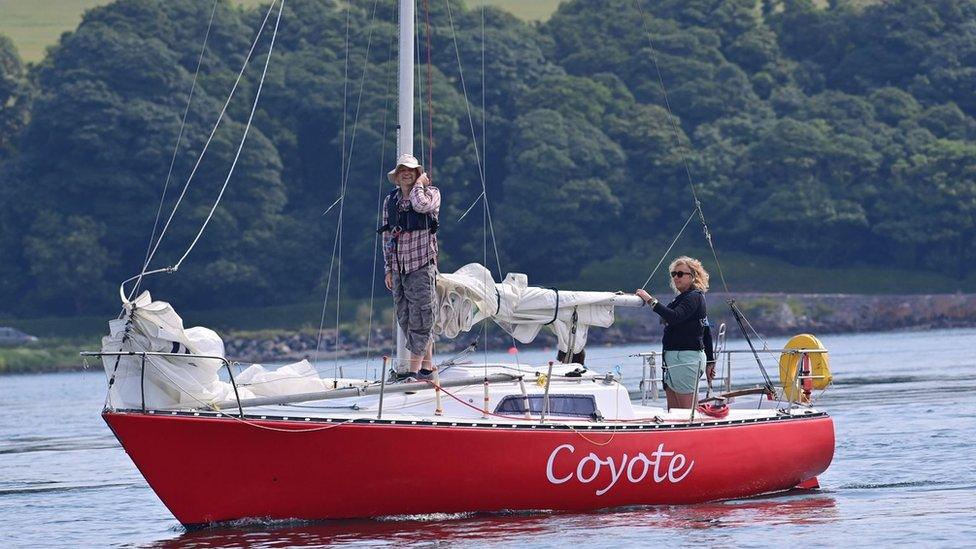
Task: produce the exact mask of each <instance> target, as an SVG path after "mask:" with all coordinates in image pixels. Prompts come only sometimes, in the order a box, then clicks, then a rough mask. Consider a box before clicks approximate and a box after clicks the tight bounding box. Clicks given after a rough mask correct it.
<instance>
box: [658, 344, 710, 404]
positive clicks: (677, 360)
mask: <svg viewBox="0 0 976 549" xmlns="http://www.w3.org/2000/svg"><path fill="white" fill-rule="evenodd" d="M704 369H705V351H664V386H665V387H667V388H669V389H671V390H672V391H674V392H676V393H680V394H685V395H687V394H691V393H694V392H695V387H696V386H697V385H698V378H700V377H701V375H702V371H703V370H704Z"/></svg>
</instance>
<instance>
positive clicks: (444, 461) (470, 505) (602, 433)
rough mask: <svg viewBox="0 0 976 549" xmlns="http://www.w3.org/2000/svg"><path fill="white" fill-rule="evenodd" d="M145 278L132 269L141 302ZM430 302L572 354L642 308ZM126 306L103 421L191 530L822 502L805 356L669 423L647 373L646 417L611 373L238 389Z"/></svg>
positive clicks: (191, 348)
mask: <svg viewBox="0 0 976 549" xmlns="http://www.w3.org/2000/svg"><path fill="white" fill-rule="evenodd" d="M282 3H283V2H281V1H279V2H277V3H276V2H272V4H271V6H270V7H269V11H268V16H270V15H271V14H272V13H273V10H274V9H275V7H277V14H278V17H279V18H280V15H281V10H282ZM413 10H414V6H413V2H412V1H411V0H402V1H401V2H400V32H401V39H400V75H401V78H400V106H399V110H400V139H399V144H398V149H399V150H398V153H408V154H409V153H412V136H413V82H412V75H413V64H412V63H413V56H414V33H413V21H414V13H413ZM268 20H269V19H268V17H266V18H265V22H267V21H268ZM274 29H275V33H276V32H277V26H275V28H274ZM259 36H260V35H259ZM256 40H257V38H256V39H255V41H256ZM273 43H274V42H273V38H272V42H271V44H272V46H273ZM269 58H270V52H269ZM242 74H243V71H242ZM262 82H263V81H262ZM259 95H260V87H259V88H258V94H257V96H259ZM257 96H256V97H255V101H257ZM248 123H250V121H248ZM245 135H246V134H245ZM242 145H243V142H242ZM201 231H202V229H201ZM185 257H186V255H184V258H185ZM181 261H182V259H181ZM147 266H148V261H147ZM175 270H176V269H175V268H170V269H161V270H159V271H175ZM153 272H158V271H148V272H147V271H146V268H145V267H144V268H143V272H142V273H140V275H139V276H138V277H135V278H136V279H137V280H138V282H137V283H136V286H138V284H139V282H141V281H142V279H143V277H144V276H145V275H147V274H152V273H153ZM127 282H129V281H127ZM123 288H125V283H124V284H123ZM133 293H134V292H133ZM438 299H439V306H440V316H441V318H440V319H439V327H440V332H441V333H442V334H445V335H456V334H457V333H458V332H460V331H464V330H467V329H470V327H471V326H473V325H475V324H477V323H478V322H487V321H488V320H493V321H495V322H496V323H498V324H499V325H501V326H503V327H504V328H505V329H506V331H509V333H511V334H512V335H513V337H516V338H517V339H519V340H521V341H530V340H532V338H534V337H535V335H536V334H537V333H538V331H539V330H540V329H541V328H542V327H543V326H549V327H550V328H551V329H553V331H554V332H555V333H556V335H557V339H558V340H559V346H560V349H561V350H563V351H566V355H567V356H569V357H572V356H573V354H574V353H577V352H579V351H580V350H582V349H583V348H584V346H585V343H586V331H587V329H588V328H589V327H590V326H596V327H606V326H609V325H610V324H611V323H612V322H613V311H614V308H615V307H621V306H642V305H643V302H642V301H641V300H640V299H639V298H637V297H635V296H623V295H616V294H613V293H601V292H560V291H555V290H549V289H542V288H534V287H531V286H529V285H528V284H527V278H526V277H525V276H524V275H518V274H514V275H509V276H508V277H507V278H506V279H505V280H503V281H501V282H495V281H494V280H493V279H492V278H491V274H490V273H489V272H488V271H487V270H486V269H485V268H484V267H481V266H480V265H476V264H472V265H468V266H465V267H464V268H462V269H461V270H459V271H457V272H456V273H452V274H447V275H442V276H440V277H439V279H438ZM122 301H123V307H124V310H123V314H122V315H121V316H120V318H119V319H117V320H114V321H112V322H111V323H110V328H111V334H110V335H109V336H107V337H106V338H104V339H103V342H102V350H101V352H97V353H85V354H88V355H95V356H99V357H101V359H102V362H103V365H104V367H105V370H106V375H107V378H108V385H109V394H108V398H107V401H106V406H105V409H104V411H103V413H102V417H103V418H104V419H105V421H106V423H107V424H108V425H109V427H110V428H111V429H112V432H113V433H114V434H115V436H116V437H117V438H118V440H119V441H120V442H121V444H122V446H123V448H124V449H125V451H126V452H127V453H128V454H129V456H130V457H131V459H132V461H133V463H135V465H136V467H138V469H139V471H140V472H141V473H142V475H143V476H144V477H145V478H146V481H147V482H148V483H149V485H150V486H151V487H152V489H153V490H154V491H155V492H156V494H157V495H158V496H159V498H160V499H161V500H162V501H163V503H164V504H165V505H166V507H167V508H168V509H169V510H170V511H171V512H172V513H173V515H174V516H175V517H176V518H177V519H178V520H179V521H180V522H181V523H183V524H185V525H200V524H206V523H212V522H218V521H228V520H234V519H241V518H270V519H308V520H317V519H337V518H355V517H378V516H388V515H415V514H426V513H434V512H451V513H453V512H479V511H501V510H587V509H598V508H609V507H618V506H630V505H655V504H690V503H698V502H705V501H713V500H722V499H730V498H741V497H747V496H754V495H757V494H764V493H769V492H776V491H783V490H789V489H793V488H814V487H816V486H817V480H816V477H817V475H819V474H821V473H822V472H824V471H825V470H826V469H827V467H828V466H829V464H830V462H831V459H832V457H833V451H834V428H833V422H832V420H831V418H830V417H829V416H828V415H827V414H826V413H825V412H822V411H819V410H816V409H814V408H812V407H811V406H810V405H809V400H810V395H811V391H812V390H813V389H815V388H823V387H825V386H826V384H828V383H829V381H830V379H829V370H828V369H827V366H826V354H825V351H824V350H823V349H822V346H820V345H819V342H817V341H816V340H815V339H805V340H802V342H801V343H802V344H799V343H798V344H794V345H792V346H788V347H792V348H788V349H785V350H783V351H782V353H783V354H782V359H781V363H780V366H781V368H780V374H781V381H782V385H783V389H781V390H777V389H776V388H775V387H773V384H772V382H771V381H770V380H769V378H768V377H766V378H765V379H766V383H765V384H764V385H763V386H761V387H758V388H756V389H753V390H747V391H738V392H735V391H730V389H731V387H729V386H727V387H726V392H725V393H724V394H722V395H719V396H717V397H712V398H709V399H707V400H708V402H702V406H701V407H698V406H694V405H693V406H692V407H691V408H690V409H671V410H665V409H663V408H660V407H657V406H652V405H648V404H647V400H646V396H647V395H646V391H645V388H646V387H647V386H648V385H649V384H650V383H651V382H652V381H653V378H654V377H656V375H655V370H654V369H653V368H651V369H650V371H649V374H650V375H649V376H648V375H645V376H644V377H645V382H647V384H645V383H642V386H641V395H640V396H641V398H640V402H639V403H638V402H637V401H635V400H632V398H631V397H632V395H631V393H630V392H629V391H628V389H627V387H625V386H624V385H623V383H622V382H621V380H620V379H619V377H618V376H615V375H613V374H598V373H594V372H592V371H589V370H586V369H585V368H584V367H582V365H580V364H553V363H549V364H546V365H531V366H527V365H525V364H518V363H517V364H491V363H487V362H486V363H478V364H472V363H470V362H468V363H462V362H461V361H460V360H453V361H449V362H447V363H442V364H441V365H440V366H439V368H438V369H437V371H436V374H435V377H434V379H433V380H431V381H415V382H407V383H392V382H391V383H388V382H387V379H386V378H387V376H386V375H385V373H384V375H382V376H381V377H380V379H378V380H363V379H360V378H356V379H353V378H340V377H333V378H322V377H320V376H319V374H318V372H316V371H315V370H314V368H312V366H311V365H310V364H309V363H308V362H307V361H302V362H299V363H296V364H291V365H287V366H284V367H280V368H277V369H274V370H269V369H265V368H262V367H260V366H251V367H250V368H248V369H246V370H244V371H242V372H234V368H232V364H231V362H230V361H229V360H228V359H227V358H226V357H225V355H224V349H223V343H222V341H221V340H220V338H219V336H217V334H216V333H214V332H213V331H211V330H208V329H206V328H189V329H186V328H184V327H183V323H182V320H181V319H180V317H179V316H178V315H177V314H176V312H175V311H174V310H173V308H172V307H170V305H169V304H167V303H165V302H161V301H153V300H152V298H151V297H150V295H149V293H148V292H143V293H142V294H141V295H139V296H138V297H134V296H133V295H132V294H131V293H130V294H129V295H128V296H127V295H126V293H125V292H124V291H123V292H122ZM733 313H734V314H736V318H737V319H738V318H739V316H738V315H739V314H740V313H739V311H738V310H737V308H736V307H735V305H734V304H733ZM750 345H751V344H750ZM731 353H732V352H731V351H730V352H725V353H724V354H722V355H721V356H723V357H726V358H727V357H730V356H732V354H731ZM753 353H755V350H753ZM655 356H656V354H655V353H647V354H645V357H646V358H645V364H646V365H648V366H653V364H654V359H655ZM757 358H758V355H757ZM384 370H386V364H385V362H384ZM763 373H764V374H765V371H764V372H763ZM221 376H224V377H221ZM746 393H753V394H760V395H763V397H769V398H770V401H773V400H774V398H773V397H775V395H780V399H779V400H776V401H775V405H773V406H772V407H770V408H768V409H760V410H756V409H748V410H745V409H729V408H727V407H725V405H726V403H727V402H731V399H733V398H735V397H737V396H742V395H743V394H746ZM708 405H710V406H708Z"/></svg>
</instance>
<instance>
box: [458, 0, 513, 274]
mask: <svg viewBox="0 0 976 549" xmlns="http://www.w3.org/2000/svg"><path fill="white" fill-rule="evenodd" d="M444 3H445V4H447V15H448V19H449V20H450V22H451V34H452V36H453V38H454V53H455V56H456V58H457V65H458V75H459V76H460V80H461V92H462V94H463V95H464V107H465V109H467V114H468V126H469V127H470V129H471V142H472V143H473V144H474V153H475V160H476V161H477V163H478V175H479V177H480V178H481V191H482V192H483V193H484V199H485V209H486V211H487V214H488V228H489V230H490V231H491V243H492V246H493V247H494V250H495V261H496V263H497V264H498V276H499V278H501V277H502V270H501V262H500V261H499V256H498V241H497V239H496V238H495V227H494V225H493V224H492V221H491V205H490V204H489V203H488V188H487V185H486V184H485V167H484V164H483V163H482V158H481V149H480V148H479V147H478V139H477V137H476V136H475V131H474V118H473V117H472V115H471V102H470V101H468V88H467V86H466V85H465V82H464V67H463V66H462V64H461V48H460V46H458V39H457V29H456V27H455V26H454V10H453V9H452V8H451V0H444ZM482 115H484V114H483V113H482Z"/></svg>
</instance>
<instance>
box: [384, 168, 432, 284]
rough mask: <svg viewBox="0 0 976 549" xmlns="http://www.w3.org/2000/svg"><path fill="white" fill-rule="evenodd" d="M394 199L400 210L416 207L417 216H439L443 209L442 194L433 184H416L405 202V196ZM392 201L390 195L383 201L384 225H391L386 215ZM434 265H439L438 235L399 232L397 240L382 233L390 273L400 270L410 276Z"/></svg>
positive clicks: (421, 232)
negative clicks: (420, 214)
mask: <svg viewBox="0 0 976 549" xmlns="http://www.w3.org/2000/svg"><path fill="white" fill-rule="evenodd" d="M393 196H396V197H398V198H399V203H398V207H399V208H400V211H407V210H408V209H410V208H413V210H414V211H416V212H418V213H422V214H430V215H432V216H434V217H437V214H438V213H439V212H440V209H441V192H440V190H438V189H437V187H433V186H430V185H427V186H422V185H414V186H413V189H412V190H411V191H410V195H409V196H408V197H407V199H406V200H404V199H403V196H402V193H397V194H395V195H393ZM389 201H390V196H389V195H387V197H386V199H385V200H384V201H383V225H386V224H387V223H389V219H388V217H389V216H388V214H387V211H388V210H387V205H388V204H389ZM431 263H434V264H435V265H436V264H437V235H436V234H430V231H409V232H405V233H400V236H399V237H397V238H396V239H394V238H393V236H392V235H391V234H390V232H389V231H387V232H384V233H383V264H384V266H385V267H386V272H387V273H391V272H393V271H397V272H399V273H401V274H408V273H412V272H414V271H416V270H417V269H419V268H421V267H426V266H427V265H429V264H431Z"/></svg>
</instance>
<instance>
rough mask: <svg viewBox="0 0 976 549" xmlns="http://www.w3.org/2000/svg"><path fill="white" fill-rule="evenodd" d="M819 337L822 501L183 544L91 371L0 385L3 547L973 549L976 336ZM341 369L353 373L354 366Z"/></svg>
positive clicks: (261, 532) (612, 357)
mask: <svg viewBox="0 0 976 549" xmlns="http://www.w3.org/2000/svg"><path fill="white" fill-rule="evenodd" d="M822 339H823V341H824V343H825V344H826V345H827V347H828V348H829V349H830V351H831V365H832V368H833V372H834V376H835V379H836V384H835V386H833V387H832V388H831V389H830V390H828V391H827V392H826V394H825V395H824V396H823V398H822V399H821V400H820V402H819V405H820V407H821V408H823V409H825V410H827V411H829V412H830V413H831V414H832V415H833V417H834V419H835V422H836V429H837V451H836V454H835V456H834V462H833V464H832V465H831V467H830V469H828V470H827V472H826V473H825V474H824V475H822V476H821V477H820V481H821V485H822V487H823V488H822V489H821V490H819V491H816V492H812V493H803V494H796V493H794V494H786V495H780V496H775V497H762V498H755V499H749V500H742V501H730V502H722V503H714V504H705V505H694V506H684V507H649V508H638V509H626V510H612V511H601V512H592V513H553V514H547V513H535V514H495V515H461V516H455V515H450V516H441V515H432V516H424V517H405V518H391V519H386V520H362V521H332V522H322V523H264V522H250V523H241V524H234V525H231V526H224V527H220V528H210V529H204V530H197V531H189V532H188V531H185V530H184V529H183V528H182V527H181V526H180V525H179V523H178V522H177V521H176V520H175V519H174V518H173V517H172V516H171V515H170V514H169V512H168V511H167V510H166V508H165V507H163V505H162V504H161V503H160V502H159V500H158V499H157V498H156V496H155V495H154V494H153V492H152V491H151V490H150V489H149V487H148V486H147V485H146V483H145V481H144V480H143V479H142V477H141V476H140V475H139V473H138V471H137V470H136V469H135V467H134V466H133V465H132V463H131V462H130V461H129V459H128V457H127V456H126V455H125V452H123V450H122V448H121V447H120V446H119V445H118V443H117V442H116V441H115V438H114V437H113V436H112V434H111V433H110V432H109V430H108V428H107V427H106V426H105V424H104V423H103V422H102V420H101V418H100V417H99V412H100V410H101V407H102V402H103V399H104V385H105V377H104V374H103V373H102V372H101V370H100V369H92V370H89V371H86V372H79V373H69V374H41V375H24V376H8V377H0V546H3V547H12V546H14V547H52V546H73V547H88V546H126V547H132V546H134V547H143V546H146V547H170V546H172V547H226V546H258V547H284V546H314V545H339V544H343V545H345V544H349V545H367V546H376V545H417V546H428V545H441V544H450V545H452V546H482V545H486V544H489V545H500V546H515V545H519V546H526V545H527V546H557V545H560V546H566V545H570V544H575V545H586V546H607V547H610V546H613V547H617V546H633V545H651V544H667V545H678V544H680V545H686V544H705V545H707V546H764V547H765V546H787V545H799V544H804V545H811V546H868V545H870V546H877V545H892V544H900V543H922V544H925V545H931V546H947V547H951V546H958V547H962V546H973V544H974V543H976V541H974V540H976V459H974V458H976V330H948V331H929V332H908V333H887V334H864V335H852V336H828V337H824V338H822ZM770 344H771V345H773V346H776V345H782V344H783V340H779V339H776V340H771V341H770ZM733 347H738V345H733ZM640 350H642V349H639V348H637V347H608V348H593V349H589V350H588V355H589V356H588V363H589V364H590V365H591V368H593V369H597V370H613V369H615V368H617V367H618V366H619V368H620V371H621V372H622V373H623V375H624V377H625V380H626V381H627V382H628V384H629V385H633V384H635V383H636V380H637V378H638V377H639V375H640V373H639V372H640V363H639V361H637V359H633V358H628V357H627V355H628V354H631V353H634V352H637V351H640ZM491 358H502V356H501V354H498V355H494V356H493V357H491ZM508 358H511V357H508ZM546 358H548V357H547V356H546V354H544V353H543V352H542V351H536V352H523V353H521V355H520V359H521V360H522V361H536V362H542V361H544V360H545V359H546ZM344 364H345V367H346V374H347V375H350V373H351V372H352V371H354V369H355V368H356V367H357V364H356V363H344ZM768 365H770V366H771V365H772V362H771V361H769V364H768ZM331 368H332V365H331V364H329V365H323V366H322V369H323V370H325V371H330V372H331ZM737 368H738V369H737V370H736V374H735V381H738V382H743V383H744V382H746V381H749V380H756V379H758V375H757V374H756V373H755V372H754V371H753V370H755V366H754V365H753V366H752V367H750V366H749V365H748V364H747V363H746V362H745V361H741V363H740V364H739V365H738V366H737ZM739 372H741V373H739ZM186 450H187V451H191V452H192V451H193V449H192V448H187V449H186ZM756 451H757V452H758V451H762V449H761V448H757V449H756ZM214 459H230V460H232V459H233V458H232V457H230V458H227V457H226V456H223V457H221V456H214ZM431 482H436V475H432V479H431Z"/></svg>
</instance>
